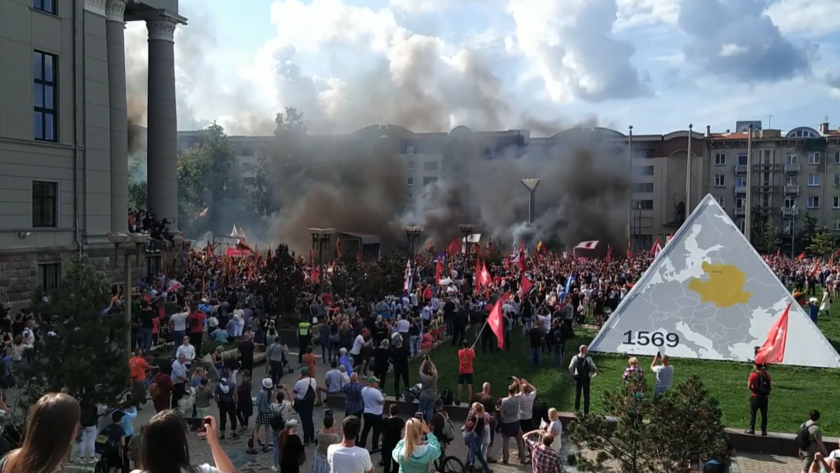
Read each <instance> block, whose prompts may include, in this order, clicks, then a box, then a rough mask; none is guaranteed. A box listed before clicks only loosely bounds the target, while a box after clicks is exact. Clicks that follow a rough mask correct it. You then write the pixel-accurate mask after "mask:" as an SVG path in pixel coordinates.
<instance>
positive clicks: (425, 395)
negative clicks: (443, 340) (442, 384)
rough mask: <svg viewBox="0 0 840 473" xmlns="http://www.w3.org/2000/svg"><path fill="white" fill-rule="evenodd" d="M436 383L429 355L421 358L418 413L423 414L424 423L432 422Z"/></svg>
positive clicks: (435, 372) (433, 366)
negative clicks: (420, 386)
mask: <svg viewBox="0 0 840 473" xmlns="http://www.w3.org/2000/svg"><path fill="white" fill-rule="evenodd" d="M437 381H438V372H437V367H435V364H434V363H432V359H431V358H429V355H425V356H424V357H423V362H422V363H420V384H421V385H422V389H421V391H420V399H419V406H418V408H417V410H418V411H420V412H422V413H423V419H424V420H425V421H426V422H431V421H432V416H433V415H434V406H435V399H437Z"/></svg>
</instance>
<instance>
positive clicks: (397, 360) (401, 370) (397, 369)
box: [391, 339, 410, 399]
mask: <svg viewBox="0 0 840 473" xmlns="http://www.w3.org/2000/svg"><path fill="white" fill-rule="evenodd" d="M409 355H410V353H409V347H408V344H407V343H405V341H404V340H400V339H398V341H397V343H396V345H394V347H393V348H391V363H392V364H393V366H394V395H395V396H396V397H397V398H398V399H399V397H400V379H402V381H403V385H404V386H405V389H408V387H409V384H408V358H409Z"/></svg>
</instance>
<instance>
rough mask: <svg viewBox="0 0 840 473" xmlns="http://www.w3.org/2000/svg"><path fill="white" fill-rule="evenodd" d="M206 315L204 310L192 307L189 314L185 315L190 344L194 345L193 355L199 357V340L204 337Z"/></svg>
mask: <svg viewBox="0 0 840 473" xmlns="http://www.w3.org/2000/svg"><path fill="white" fill-rule="evenodd" d="M205 319H207V316H206V315H204V312H202V311H200V310H198V309H197V308H195V309H193V311H192V313H190V316H189V317H187V323H188V324H190V345H192V346H194V347H195V356H197V357H198V358H201V356H202V355H201V340H202V339H203V338H204V320H205Z"/></svg>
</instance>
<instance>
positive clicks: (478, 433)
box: [464, 402, 490, 473]
mask: <svg viewBox="0 0 840 473" xmlns="http://www.w3.org/2000/svg"><path fill="white" fill-rule="evenodd" d="M488 428H489V426H487V425H486V423H485V419H484V406H483V405H481V403H480V402H476V403H473V405H472V406H471V407H470V412H469V413H468V414H467V423H466V424H465V425H464V443H466V444H467V449H468V452H467V465H468V466H470V467H472V468H473V469H474V463H473V462H474V461H475V459H476V458H477V459H478V461H479V463H481V467H482V469H483V471H484V473H490V467H489V466H488V465H487V460H485V459H484V452H483V450H484V448H483V443H484V431H485V429H488Z"/></svg>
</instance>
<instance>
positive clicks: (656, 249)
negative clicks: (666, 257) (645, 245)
mask: <svg viewBox="0 0 840 473" xmlns="http://www.w3.org/2000/svg"><path fill="white" fill-rule="evenodd" d="M661 250H662V246H661V245H660V244H659V237H656V241H654V242H653V246H651V247H650V254H652V255H654V256H656V254H657V253H659V252H660V251H661Z"/></svg>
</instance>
